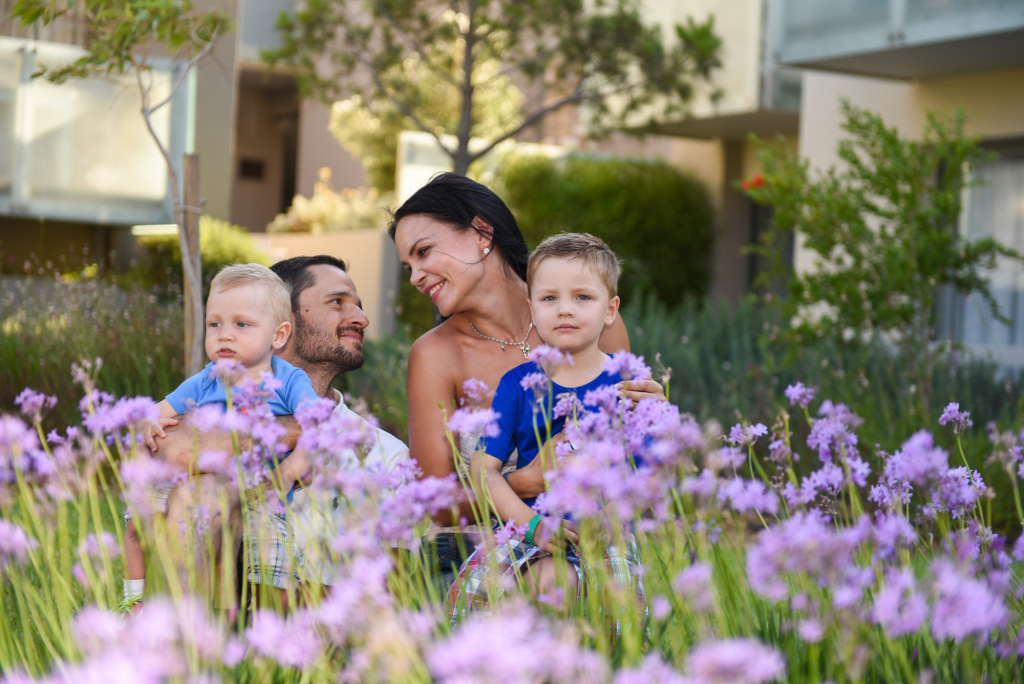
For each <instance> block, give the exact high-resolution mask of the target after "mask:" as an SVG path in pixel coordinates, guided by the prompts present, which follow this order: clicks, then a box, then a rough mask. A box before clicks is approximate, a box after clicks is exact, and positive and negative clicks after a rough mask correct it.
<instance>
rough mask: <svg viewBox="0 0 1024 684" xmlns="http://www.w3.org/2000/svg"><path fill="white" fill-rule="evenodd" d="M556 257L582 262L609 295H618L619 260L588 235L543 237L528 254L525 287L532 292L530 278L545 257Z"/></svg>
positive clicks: (604, 245) (597, 240)
mask: <svg viewBox="0 0 1024 684" xmlns="http://www.w3.org/2000/svg"><path fill="white" fill-rule="evenodd" d="M551 257H558V258H562V259H568V260H569V261H573V260H575V259H582V260H583V263H584V264H586V265H587V266H589V267H590V268H591V269H592V270H593V271H594V273H596V274H597V276H598V277H599V278H600V279H601V281H602V282H603V283H604V284H605V287H607V288H608V296H609V297H614V296H615V295H617V294H618V293H619V271H620V270H621V267H620V265H619V259H618V257H616V256H615V252H613V251H612V250H611V247H609V246H608V245H607V244H606V243H605V241H604V240H602V239H601V238H599V237H594V236H593V235H591V234H590V233H559V234H558V235H552V236H551V237H548V238H545V239H544V241H543V242H541V243H540V244H539V245H537V249H535V250H533V254H531V255H530V261H529V263H528V264H527V266H526V286H527V288H528V289H530V290H532V289H533V276H534V274H536V272H537V267H539V266H540V265H541V263H542V262H543V261H544V260H545V259H548V258H551Z"/></svg>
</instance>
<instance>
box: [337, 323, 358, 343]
mask: <svg viewBox="0 0 1024 684" xmlns="http://www.w3.org/2000/svg"><path fill="white" fill-rule="evenodd" d="M347 332H354V333H356V334H358V335H359V341H360V342H362V341H363V330H362V328H357V327H356V326H354V325H339V326H338V337H341V336H342V335H344V334H345V333H347Z"/></svg>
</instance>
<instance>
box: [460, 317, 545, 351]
mask: <svg viewBox="0 0 1024 684" xmlns="http://www.w3.org/2000/svg"><path fill="white" fill-rule="evenodd" d="M466 320H467V321H469V327H470V328H472V329H473V332H475V333H476V334H477V335H479V336H480V337H482V338H484V339H485V340H490V341H491V342H497V343H498V344H500V345H501V351H505V345H506V344H507V345H510V346H512V347H519V348H520V349H521V350H522V352H523V358H524V359H528V358H530V345H529V344H527V343H526V340H528V339H530V333H531V332H533V321H530V327H529V328H527V329H526V337H524V338H523V341H522V342H516V341H514V340H513V341H508V342H506V341H505V340H499V339H497V338H496V337H491V336H490V335H484V334H483V333H482V332H480V331H479V330H477V329H476V326H475V325H473V321H470V320H469V316H466Z"/></svg>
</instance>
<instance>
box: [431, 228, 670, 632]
mask: <svg viewBox="0 0 1024 684" xmlns="http://www.w3.org/2000/svg"><path fill="white" fill-rule="evenodd" d="M618 279H619V261H618V258H617V257H616V256H615V253H614V252H612V250H611V249H610V248H609V247H608V245H606V244H605V243H604V242H603V241H602V240H600V239H599V238H596V237H594V236H592V235H589V234H587V233H562V234H559V235H555V236H552V237H549V238H547V239H546V240H544V241H543V242H542V243H541V244H540V245H539V246H538V247H537V249H536V250H534V252H533V254H531V255H530V260H529V264H528V266H527V280H526V282H527V287H528V289H529V295H530V310H531V312H532V314H533V323H534V325H535V326H536V328H537V331H538V332H539V333H540V337H541V339H542V340H543V341H544V343H545V344H547V345H548V346H550V347H554V348H557V349H558V350H559V351H561V352H564V353H568V354H570V355H571V357H572V364H571V365H568V364H565V365H558V366H557V367H554V368H551V369H548V373H547V375H548V377H549V379H550V381H551V384H552V391H551V392H550V394H549V393H548V392H547V391H544V392H542V396H541V397H540V398H538V396H537V392H535V391H534V390H533V389H532V388H527V387H523V386H522V381H523V379H524V378H526V377H527V376H529V375H531V374H533V373H539V372H541V370H542V369H541V368H540V367H539V366H538V365H537V364H536V363H534V362H527V363H524V364H522V365H520V366H518V367H516V368H513V369H512V370H511V371H509V372H508V373H506V374H505V375H504V376H503V377H502V379H501V382H500V383H499V384H498V388H497V389H496V390H495V394H494V402H493V403H492V405H491V408H492V409H493V410H494V411H495V412H496V413H498V414H499V416H498V419H497V425H498V435H497V436H495V437H484V438H482V440H481V443H480V446H479V447H478V450H477V452H476V454H475V455H474V456H473V462H472V475H473V480H474V481H475V482H479V481H480V479H481V473H482V472H485V473H486V477H485V478H484V480H485V483H486V487H487V490H488V493H489V495H490V499H491V501H492V503H493V505H494V509H495V511H496V512H497V514H498V517H499V518H500V519H501V521H503V522H505V523H510V524H514V525H515V526H516V527H518V528H526V529H527V532H526V539H525V543H519V542H518V541H513V542H511V543H510V544H507V545H504V546H501V547H499V548H498V549H496V550H494V551H492V552H491V553H496V554H498V556H500V557H499V558H495V557H494V556H491V557H490V558H488V557H487V553H488V552H487V551H485V550H483V549H478V551H477V552H474V554H473V555H472V556H470V558H469V559H467V560H466V562H465V564H464V565H463V568H462V570H461V571H460V574H459V580H457V581H456V583H455V584H454V585H453V586H452V589H451V591H450V592H449V596H448V601H449V605H450V607H452V608H453V609H454V611H455V613H454V615H458V613H459V612H460V611H461V609H462V608H463V607H466V608H470V609H472V608H473V607H474V606H475V607H481V605H482V604H485V603H486V602H487V601H488V597H487V589H486V587H484V586H483V585H484V582H485V577H484V575H485V572H486V570H487V567H488V566H489V565H491V564H496V565H497V566H498V567H500V568H502V571H503V572H506V573H512V572H515V571H523V572H525V573H526V577H527V578H528V580H529V581H530V584H531V586H532V589H533V591H534V592H535V593H540V592H543V591H546V590H548V589H549V588H551V587H553V586H554V581H555V575H556V572H555V570H556V566H555V559H554V557H553V556H552V555H551V552H552V551H553V549H554V545H555V544H557V543H559V537H558V535H556V532H558V531H559V530H561V531H562V535H561V536H562V541H563V542H564V541H569V542H578V541H579V537H578V535H577V532H576V528H575V526H574V525H573V524H572V522H571V521H568V520H563V519H561V518H557V517H545V516H542V515H540V514H539V513H537V512H536V511H535V510H534V509H533V508H532V505H533V504H534V500H533V499H527V500H522V499H520V498H519V497H518V496H517V495H516V493H515V492H514V491H513V490H512V488H511V487H510V486H509V484H508V481H507V480H506V479H505V478H504V477H502V473H501V470H502V466H503V465H504V464H505V463H506V462H507V461H508V459H509V458H510V457H511V455H512V453H513V452H514V451H518V457H517V461H516V467H517V468H522V467H523V466H525V465H527V464H528V463H530V462H532V461H533V460H534V459H535V458H537V457H538V455H539V452H540V450H541V448H545V449H550V448H552V447H553V445H554V444H556V443H557V442H558V441H560V439H559V437H557V435H559V433H561V431H562V428H563V427H564V425H565V419H566V418H565V417H564V416H563V417H560V418H556V419H553V420H551V419H550V416H551V410H552V409H551V405H550V399H549V397H552V396H553V397H554V398H555V399H556V400H557V399H558V397H560V396H562V395H564V394H566V393H571V394H576V395H577V397H578V398H579V399H580V402H579V404H578V405H579V406H582V399H583V397H584V396H585V395H586V393H587V392H588V391H590V390H593V389H596V388H598V387H602V386H606V385H618V384H619V383H621V382H622V380H623V378H622V377H620V376H619V375H617V374H610V373H608V372H606V371H605V370H604V364H605V361H606V359H608V355H607V354H605V353H604V352H602V351H601V350H600V349H599V348H598V340H599V338H600V337H601V332H602V331H603V330H604V327H605V326H606V325H609V324H611V323H612V321H614V320H615V315H616V312H617V311H618V308H619V297H618V295H617V290H618ZM545 390H546V388H545ZM652 396H656V395H653V394H652ZM662 396H663V395H662ZM538 402H541V405H540V406H539V407H538ZM582 410H596V409H595V408H594V407H583V408H582ZM545 415H546V416H547V417H548V419H549V420H550V425H551V429H550V435H551V437H552V439H551V440H550V443H549V444H543V445H542V444H541V443H538V435H539V437H540V438H541V439H545V438H546V437H547V436H548V429H547V427H546V423H545V419H544V417H545ZM567 560H568V561H569V564H570V566H571V569H572V570H573V571H574V572H569V573H568V580H569V582H568V585H567V587H566V589H567V590H568V591H572V590H575V591H576V592H578V591H579V586H580V584H581V583H582V579H583V576H582V570H581V568H580V561H579V558H578V557H577V556H576V555H575V553H574V552H572V550H571V549H570V552H569V553H568V554H567ZM609 561H610V562H611V565H612V572H613V574H615V575H616V577H617V578H619V579H622V580H625V581H629V578H630V577H631V576H632V575H633V572H632V570H633V567H634V566H635V563H636V550H635V543H634V544H632V545H631V548H629V549H627V550H626V553H625V554H623V553H621V552H616V551H615V550H614V549H610V553H609ZM577 596H578V593H577ZM460 597H461V600H463V601H465V604H464V606H459V605H457V604H458V603H459V601H460ZM454 615H453V617H454Z"/></svg>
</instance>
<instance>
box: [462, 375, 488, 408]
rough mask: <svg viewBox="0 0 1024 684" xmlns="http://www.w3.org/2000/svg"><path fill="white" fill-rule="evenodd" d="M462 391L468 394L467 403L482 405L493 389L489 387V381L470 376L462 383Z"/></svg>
mask: <svg viewBox="0 0 1024 684" xmlns="http://www.w3.org/2000/svg"><path fill="white" fill-rule="evenodd" d="M462 393H463V394H465V395H466V396H465V399H464V402H465V404H468V405H469V406H482V405H483V404H484V403H485V402H486V401H487V397H488V396H489V395H490V394H491V390H490V388H489V387H487V383H485V382H483V381H482V380H477V379H476V378H470V379H469V380H466V381H465V382H464V383H462ZM465 404H464V405H465Z"/></svg>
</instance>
